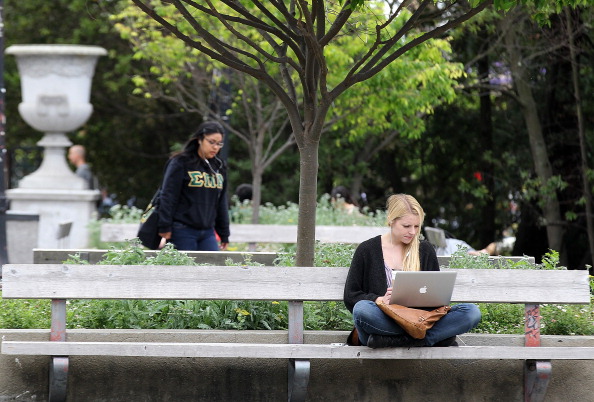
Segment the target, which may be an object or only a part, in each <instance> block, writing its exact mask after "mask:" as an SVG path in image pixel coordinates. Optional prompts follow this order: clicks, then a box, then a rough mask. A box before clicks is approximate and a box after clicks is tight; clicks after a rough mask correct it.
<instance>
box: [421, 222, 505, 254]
mask: <svg viewBox="0 0 594 402" xmlns="http://www.w3.org/2000/svg"><path fill="white" fill-rule="evenodd" d="M425 232H426V234H427V239H428V240H429V242H430V243H431V244H432V245H433V247H435V253H436V254H437V255H438V256H449V255H452V254H454V253H455V252H456V251H458V250H459V249H464V250H466V252H467V253H468V254H471V255H480V254H487V255H497V244H496V243H495V242H492V243H489V244H488V245H487V246H486V247H485V248H483V249H481V250H475V249H474V248H473V247H472V246H471V245H470V244H468V243H466V242H465V241H464V240H460V239H455V238H454V237H453V236H452V235H451V234H450V233H447V232H446V231H445V230H443V229H438V228H432V227H425Z"/></svg>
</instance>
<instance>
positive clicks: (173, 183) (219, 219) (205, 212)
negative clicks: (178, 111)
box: [159, 121, 230, 251]
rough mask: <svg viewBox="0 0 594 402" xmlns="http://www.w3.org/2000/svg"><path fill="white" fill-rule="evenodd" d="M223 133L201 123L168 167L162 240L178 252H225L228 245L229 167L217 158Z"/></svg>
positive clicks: (161, 218) (216, 126) (215, 125)
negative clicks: (171, 244) (218, 238)
mask: <svg viewBox="0 0 594 402" xmlns="http://www.w3.org/2000/svg"><path fill="white" fill-rule="evenodd" d="M223 133H224V130H223V128H222V127H221V125H220V124H218V123H216V122H212V121H208V122H204V123H202V124H200V125H199V126H198V129H197V130H196V132H195V133H194V134H192V136H191V137H190V139H189V140H188V142H187V143H186V144H185V145H184V148H183V150H182V151H181V152H178V153H176V154H174V155H173V156H171V158H170V159H169V161H168V163H167V168H166V170H165V176H164V178H163V185H162V186H161V198H160V204H159V235H161V237H162V238H165V239H167V241H168V242H170V243H173V245H174V247H175V248H176V249H178V250H189V251H216V250H219V249H222V250H226V249H227V245H228V244H229V235H230V231H229V211H228V203H227V166H226V165H225V163H224V162H223V161H222V160H221V159H219V158H218V157H217V154H218V153H219V151H220V150H221V148H223V145H224V143H223V140H224V137H223ZM215 231H216V232H215ZM217 234H218V236H219V237H220V241H221V243H220V246H219V243H218V241H217Z"/></svg>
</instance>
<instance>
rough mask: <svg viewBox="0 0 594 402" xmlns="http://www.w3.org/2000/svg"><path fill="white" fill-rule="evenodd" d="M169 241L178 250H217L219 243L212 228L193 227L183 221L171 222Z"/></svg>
mask: <svg viewBox="0 0 594 402" xmlns="http://www.w3.org/2000/svg"><path fill="white" fill-rule="evenodd" d="M169 241H170V242H171V243H173V245H174V246H175V248H176V249H178V250H186V251H219V243H218V242H217V238H216V237H215V231H214V229H204V230H199V229H194V228H191V227H189V226H186V225H184V224H183V223H179V222H173V229H172V231H171V239H169Z"/></svg>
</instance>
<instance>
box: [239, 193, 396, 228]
mask: <svg viewBox="0 0 594 402" xmlns="http://www.w3.org/2000/svg"><path fill="white" fill-rule="evenodd" d="M229 214H230V217H231V220H232V221H233V222H234V223H250V222H251V217H252V206H251V204H250V203H249V201H244V202H243V203H241V202H239V201H238V200H237V198H236V197H233V198H232V200H231V208H230V211H229ZM298 214H299V204H296V203H294V202H291V201H288V202H287V203H286V204H284V205H279V206H275V205H273V204H272V203H266V204H264V205H262V206H260V223H261V224H268V225H296V224H297V216H298ZM385 220H386V213H385V212H384V211H380V210H376V211H373V212H371V211H369V210H368V209H364V210H363V212H362V213H360V214H357V213H352V214H349V213H348V212H346V211H345V210H344V209H342V208H340V205H337V206H334V205H332V203H331V202H330V195H329V194H322V195H321V196H320V198H319V200H318V203H317V207H316V224H317V225H330V226H351V225H354V226H384V225H385Z"/></svg>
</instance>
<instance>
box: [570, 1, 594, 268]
mask: <svg viewBox="0 0 594 402" xmlns="http://www.w3.org/2000/svg"><path fill="white" fill-rule="evenodd" d="M565 18H566V20H567V38H568V40H569V55H570V59H571V81H572V83H573V93H574V98H575V107H576V114H577V121H578V136H579V138H580V155H581V159H582V160H581V170H582V184H583V186H584V198H585V199H586V228H587V231H588V248H589V249H590V259H591V261H592V259H594V225H593V224H592V191H591V190H590V182H589V180H588V150H587V149H586V133H585V129H584V113H583V110H582V94H581V90H580V75H579V71H578V58H577V54H576V47H575V41H574V37H573V35H574V29H573V22H572V15H571V11H570V10H569V9H568V8H566V9H565Z"/></svg>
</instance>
